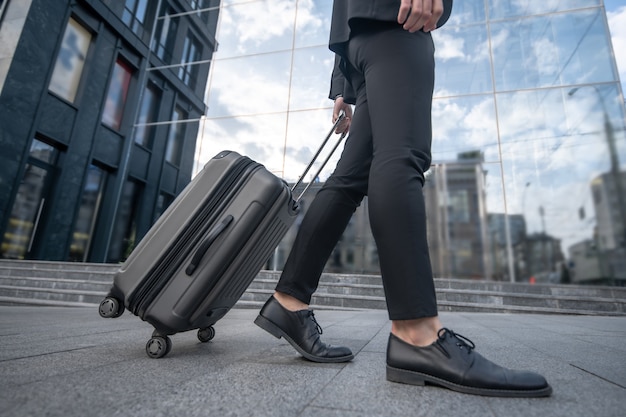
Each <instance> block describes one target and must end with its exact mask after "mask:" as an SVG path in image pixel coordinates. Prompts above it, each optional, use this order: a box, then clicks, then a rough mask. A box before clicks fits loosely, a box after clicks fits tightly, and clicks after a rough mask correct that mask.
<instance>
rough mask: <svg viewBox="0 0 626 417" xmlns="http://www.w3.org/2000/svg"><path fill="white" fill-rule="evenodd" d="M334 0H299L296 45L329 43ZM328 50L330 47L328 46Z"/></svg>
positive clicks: (298, 46)
mask: <svg viewBox="0 0 626 417" xmlns="http://www.w3.org/2000/svg"><path fill="white" fill-rule="evenodd" d="M332 10H333V2H332V0H299V1H298V14H297V16H296V41H295V47H296V48H300V47H303V46H317V45H324V46H326V45H328V36H329V34H330V17H331V15H332ZM326 49H327V50H328V48H326Z"/></svg>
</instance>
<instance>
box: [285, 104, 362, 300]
mask: <svg viewBox="0 0 626 417" xmlns="http://www.w3.org/2000/svg"><path fill="white" fill-rule="evenodd" d="M371 159H372V135H371V130H370V123H369V112H368V110H367V102H366V98H365V95H364V94H363V95H362V97H361V98H360V99H358V100H357V104H356V108H355V112H354V117H353V119H352V124H351V127H350V136H348V138H347V140H346V143H345V146H344V149H343V152H342V154H341V158H340V159H339V162H338V163H337V167H336V168H335V171H334V172H333V174H332V175H331V176H330V177H329V178H328V180H327V181H326V182H325V184H324V186H323V187H322V188H321V189H320V191H318V193H317V195H316V196H315V198H314V199H313V202H312V203H311V206H310V207H309V209H308V210H307V212H306V214H305V216H304V219H303V220H302V223H301V225H300V228H299V229H298V234H297V236H296V239H295V241H294V244H293V247H292V249H291V252H290V254H289V257H288V258H287V262H286V263H285V267H284V269H283V272H282V274H281V277H280V280H279V281H278V284H277V286H276V290H277V291H280V292H283V293H285V294H289V295H291V296H293V297H295V298H297V299H299V300H300V301H302V302H304V303H307V304H309V303H310V301H311V296H312V294H313V293H314V292H315V290H316V289H317V286H318V283H319V279H320V276H321V274H322V271H323V270H324V266H325V265H326V262H327V261H328V258H329V257H330V254H331V253H332V251H333V249H334V248H335V246H336V244H337V242H338V241H339V238H340V237H341V235H342V233H343V231H344V230H345V228H346V226H347V225H348V222H349V221H350V218H351V217H352V215H353V214H354V211H355V210H356V208H357V207H358V206H359V204H360V203H361V201H362V200H363V196H364V195H365V194H366V192H367V186H368V180H369V170H370V169H369V168H370V163H371Z"/></svg>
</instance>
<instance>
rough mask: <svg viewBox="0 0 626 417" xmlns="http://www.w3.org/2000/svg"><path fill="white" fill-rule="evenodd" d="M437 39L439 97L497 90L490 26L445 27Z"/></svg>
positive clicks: (435, 34) (436, 34) (436, 88)
mask: <svg viewBox="0 0 626 417" xmlns="http://www.w3.org/2000/svg"><path fill="white" fill-rule="evenodd" d="M433 40H434V42H435V59H436V74H435V75H436V76H435V93H434V96H435V97H444V96H446V95H459V94H469V93H485V92H489V91H492V90H493V83H492V82H491V67H490V58H489V43H488V42H487V28H486V26H484V25H472V26H462V27H458V26H457V27H454V26H451V27H447V26H444V28H443V29H441V30H439V31H435V32H434V33H433ZM444 89H445V91H444Z"/></svg>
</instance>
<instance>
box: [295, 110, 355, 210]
mask: <svg viewBox="0 0 626 417" xmlns="http://www.w3.org/2000/svg"><path fill="white" fill-rule="evenodd" d="M345 118H346V114H345V112H344V111H343V110H342V111H341V113H339V117H338V118H337V121H336V122H335V124H334V125H333V127H332V129H330V131H329V132H328V134H327V135H326V138H325V139H324V141H323V142H322V144H321V146H320V147H319V148H318V150H317V152H316V153H315V156H313V159H311V162H309V165H308V166H307V167H306V169H305V170H304V172H303V173H302V175H301V176H300V178H298V181H297V182H296V183H295V184H294V186H293V187H291V192H292V193H293V192H294V191H295V189H296V187H298V186H299V185H300V184H302V182H303V181H304V177H305V175H306V174H307V173H308V172H309V170H310V169H311V167H312V166H313V164H314V163H315V161H316V160H317V157H318V156H319V155H320V153H321V152H322V149H324V148H325V147H326V144H327V143H328V140H329V139H330V137H331V136H332V135H333V132H334V131H335V129H337V126H339V123H341V122H342V121H343V119H345ZM347 134H348V132H343V133H342V134H341V136H340V137H339V139H338V140H337V142H336V143H335V146H333V148H332V149H331V151H330V153H329V154H328V156H327V157H326V159H325V160H324V162H322V165H321V166H320V167H319V168H318V170H317V172H316V173H315V175H314V176H313V178H317V177H318V176H319V174H320V173H321V172H322V170H323V169H324V167H325V166H326V164H327V163H328V161H329V160H330V157H331V156H332V155H333V153H335V151H336V150H337V148H338V147H339V144H340V143H341V141H342V140H343V139H344V138H345V137H346V135H347ZM311 184H312V182H309V183H308V184H307V185H306V187H304V190H302V192H301V193H300V195H299V196H298V198H296V200H295V201H296V203H298V202H299V201H300V199H301V198H302V196H303V195H304V193H306V192H307V190H308V189H309V187H310V186H311Z"/></svg>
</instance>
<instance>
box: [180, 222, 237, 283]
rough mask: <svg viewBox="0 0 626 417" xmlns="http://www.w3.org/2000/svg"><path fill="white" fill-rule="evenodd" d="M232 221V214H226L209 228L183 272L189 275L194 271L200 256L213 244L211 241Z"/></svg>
mask: <svg viewBox="0 0 626 417" xmlns="http://www.w3.org/2000/svg"><path fill="white" fill-rule="evenodd" d="M232 221H233V216H231V215H230V214H229V215H228V216H226V218H225V219H224V220H222V222H221V223H220V224H218V225H217V226H215V228H214V229H213V230H211V232H210V233H209V235H208V236H207V238H206V239H204V241H203V242H202V243H201V244H200V246H199V247H198V250H197V251H196V253H195V254H194V255H193V258H191V262H190V263H189V265H188V266H187V269H185V273H186V274H187V275H189V276H191V274H193V273H194V271H195V270H196V268H198V265H200V261H201V260H202V258H203V257H204V255H205V254H206V251H207V250H209V247H211V245H212V244H213V242H215V239H217V237H218V236H219V235H220V234H221V233H222V232H223V231H224V230H226V228H227V227H228V225H229V224H230V223H231V222H232Z"/></svg>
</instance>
